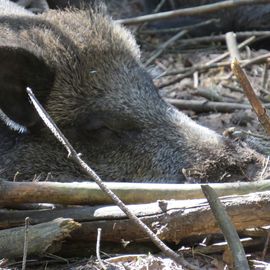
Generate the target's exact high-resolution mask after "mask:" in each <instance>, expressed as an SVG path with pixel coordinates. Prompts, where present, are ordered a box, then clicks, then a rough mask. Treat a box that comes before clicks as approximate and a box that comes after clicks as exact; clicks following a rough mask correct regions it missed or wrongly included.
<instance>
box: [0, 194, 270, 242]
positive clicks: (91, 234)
mask: <svg viewBox="0 0 270 270" xmlns="http://www.w3.org/2000/svg"><path fill="white" fill-rule="evenodd" d="M221 199H222V200H221V201H222V203H223V204H224V205H225V208H226V211H227V213H228V214H229V216H230V217H231V219H232V222H233V223H234V225H235V227H236V229H237V230H243V229H246V228H254V227H260V226H266V225H269V224H270V192H261V193H252V194H248V195H242V196H231V197H225V198H221ZM129 208H130V209H131V210H132V211H133V213H134V214H136V215H137V216H139V217H141V218H142V220H143V222H145V223H146V224H147V225H148V226H149V227H150V228H151V229H152V230H153V231H154V232H155V233H157V234H158V236H159V237H160V238H161V239H162V240H165V241H167V242H171V243H176V244H177V243H179V242H180V241H181V240H182V239H184V238H186V237H190V236H195V235H204V234H211V233H220V229H219V227H218V225H217V222H216V220H215V218H214V216H213V214H212V211H211V209H210V207H209V204H208V203H207V201H206V200H205V199H198V200H185V201H173V200H172V201H159V202H156V203H150V204H141V205H130V206H129ZM26 216H28V217H29V218H30V223H31V224H34V223H39V222H45V221H48V220H51V219H54V218H57V217H60V216H61V217H69V218H72V219H74V220H76V221H78V222H80V223H81V224H82V227H81V228H79V229H78V230H76V231H74V232H72V233H71V236H72V238H71V239H70V240H69V241H71V242H88V243H89V242H95V241H96V234H97V228H101V229H102V241H108V242H115V243H116V242H118V243H121V242H122V241H123V240H125V241H134V242H149V241H150V240H149V239H148V238H147V237H146V236H145V235H144V234H143V233H142V232H141V231H140V230H139V229H138V228H137V226H135V225H134V224H133V222H132V221H131V220H129V219H127V218H126V216H125V215H124V213H123V212H122V211H121V210H120V209H119V208H118V207H117V206H99V207H91V206H88V207H86V206H85V207H73V208H63V209H54V210H42V211H40V210H31V211H8V210H2V211H1V213H0V224H1V227H2V228H3V227H7V226H17V225H18V224H23V222H24V218H25V217H26Z"/></svg>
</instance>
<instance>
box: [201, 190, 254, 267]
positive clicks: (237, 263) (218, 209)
mask: <svg viewBox="0 0 270 270" xmlns="http://www.w3.org/2000/svg"><path fill="white" fill-rule="evenodd" d="M202 191H203V193H204V195H205V197H206V198H207V200H208V202H209V205H210V207H211V210H212V212H213V214H214V216H215V218H216V220H217V222H218V225H219V227H220V228H221V230H222V232H223V235H224V237H225V239H226V240H227V242H228V246H229V248H230V251H231V254H232V257H233V261H234V267H235V269H236V270H249V269H250V268H249V265H248V261H247V258H246V254H245V251H244V248H243V245H242V244H241V241H240V238H239V236H238V234H237V231H236V229H235V227H234V224H233V222H232V221H231V219H230V217H229V215H228V214H227V212H226V210H225V207H224V205H223V204H222V203H221V202H220V200H219V198H218V196H217V194H216V192H215V190H214V189H212V188H211V187H209V186H208V185H202Z"/></svg>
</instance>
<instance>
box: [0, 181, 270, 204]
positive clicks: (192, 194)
mask: <svg viewBox="0 0 270 270" xmlns="http://www.w3.org/2000/svg"><path fill="white" fill-rule="evenodd" d="M106 184H107V186H108V187H109V188H110V189H111V190H112V191H113V192H114V193H115V194H117V195H118V196H119V197H120V198H121V199H122V200H123V201H124V202H125V203H127V204H136V203H137V204H138V203H149V202H155V201H157V200H170V199H175V200H185V199H199V198H204V195H203V193H202V191H201V186H200V184H154V183H119V182H118V183H113V182H112V183H110V182H108V183H106ZM210 186H211V187H212V188H214V189H215V190H216V192H217V193H218V195H219V196H227V195H232V194H239V195H240V194H247V193H251V192H258V191H266V190H270V180H264V181H258V182H234V183H214V184H210ZM24 203H54V204H64V205H100V204H112V200H111V199H110V198H109V197H108V196H106V194H104V193H103V192H102V191H101V190H100V188H99V187H98V185H97V184H96V183H93V182H80V183H77V182H73V183H58V182H11V181H3V180H2V181H0V205H1V206H2V207H3V206H6V207H7V206H14V205H18V204H24ZM32 208H33V207H32Z"/></svg>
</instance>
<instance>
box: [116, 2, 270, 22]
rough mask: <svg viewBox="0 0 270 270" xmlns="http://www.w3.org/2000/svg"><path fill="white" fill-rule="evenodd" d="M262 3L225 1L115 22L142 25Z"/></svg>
mask: <svg viewBox="0 0 270 270" xmlns="http://www.w3.org/2000/svg"><path fill="white" fill-rule="evenodd" d="M263 3H269V0H238V1H234V0H227V1H222V2H219V3H214V4H208V5H201V6H197V7H192V8H184V9H177V10H173V11H166V12H160V13H156V14H150V15H144V16H138V17H135V18H128V19H122V20H117V22H119V23H123V24H126V25H131V24H139V23H144V22H152V21H157V20H165V19H168V18H173V17H178V16H191V15H193V16H194V15H199V16H201V15H202V14H208V13H214V12H216V11H218V10H222V9H229V8H235V7H237V6H244V5H251V4H263Z"/></svg>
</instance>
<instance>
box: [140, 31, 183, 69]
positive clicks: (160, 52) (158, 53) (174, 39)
mask: <svg viewBox="0 0 270 270" xmlns="http://www.w3.org/2000/svg"><path fill="white" fill-rule="evenodd" d="M187 33H188V31H187V30H183V31H180V32H179V33H177V34H176V35H174V36H172V37H171V38H170V39H168V40H167V41H166V42H164V43H163V44H161V46H160V47H159V48H158V49H157V50H156V51H155V52H154V53H153V55H152V56H151V57H150V58H149V59H148V60H147V61H146V63H145V66H148V65H150V64H151V63H152V62H153V61H154V60H155V59H156V58H157V57H159V56H160V55H161V54H162V53H163V51H164V50H166V48H168V47H169V46H171V45H172V44H173V43H174V42H175V41H176V40H177V39H179V38H181V37H183V36H184V35H185V34H187Z"/></svg>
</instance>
